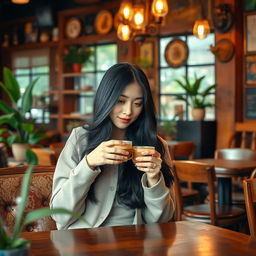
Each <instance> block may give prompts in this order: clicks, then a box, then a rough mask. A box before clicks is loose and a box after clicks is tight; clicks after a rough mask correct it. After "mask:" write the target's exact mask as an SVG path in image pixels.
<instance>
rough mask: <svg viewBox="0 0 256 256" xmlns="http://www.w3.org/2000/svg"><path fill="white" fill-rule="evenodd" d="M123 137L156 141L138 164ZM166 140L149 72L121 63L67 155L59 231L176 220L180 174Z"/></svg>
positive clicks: (58, 192) (62, 162)
mask: <svg viewBox="0 0 256 256" xmlns="http://www.w3.org/2000/svg"><path fill="white" fill-rule="evenodd" d="M123 140H130V141H132V142H133V145H144V146H154V147H155V149H156V150H155V153H154V154H153V155H152V152H147V151H146V150H145V152H144V155H143V157H141V159H136V160H139V162H137V161H136V163H134V162H133V161H132V160H128V155H127V154H128V151H126V150H124V149H122V148H121V147H120V146H121V145H124V144H125V142H123ZM170 161H171V160H170V156H169V153H168V147H167V144H166V142H165V141H163V140H162V139H160V138H159V137H157V134H156V118H155V113H154V108H153V99H152V95H151V92H150V87H149V83H148V80H147V78H146V76H145V74H144V73H143V72H142V71H141V70H140V69H139V68H138V67H136V66H134V65H131V64H128V63H119V64H116V65H114V66H112V67H111V68H110V69H109V70H108V71H107V72H106V73H105V75H104V77H103V78H102V81H101V82H100V85H99V88H98V90H97V92H96V95H95V100H94V112H93V121H92V123H91V124H90V125H89V126H84V127H79V128H75V129H73V131H72V133H71V135H70V137H69V139H68V141H67V143H66V145H65V147H64V149H63V151H62V153H61V154H60V157H59V160H58V163H57V166H56V170H55V174H54V179H53V192H52V198H51V203H50V204H51V208H60V207H62V208H66V209H68V210H73V211H75V212H77V213H78V214H79V215H81V216H83V217H84V219H85V220H86V223H85V222H84V221H83V220H82V219H79V220H77V219H76V218H74V217H73V216H69V215H53V218H54V219H55V221H56V223H57V227H58V229H68V228H85V227H99V226H115V225H131V224H141V223H154V222H166V221H169V220H170V219H171V218H172V215H173V212H174V202H173V197H172V193H170V187H171V184H172V180H173V177H172V175H171V171H170V164H171V162H170Z"/></svg>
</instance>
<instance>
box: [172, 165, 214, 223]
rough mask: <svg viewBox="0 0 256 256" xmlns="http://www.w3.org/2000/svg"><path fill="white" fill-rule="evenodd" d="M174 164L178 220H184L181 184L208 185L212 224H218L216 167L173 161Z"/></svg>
mask: <svg viewBox="0 0 256 256" xmlns="http://www.w3.org/2000/svg"><path fill="white" fill-rule="evenodd" d="M173 164H174V184H175V185H174V186H175V193H176V194H177V196H176V200H178V202H177V207H178V208H179V209H177V213H178V214H177V219H178V220H182V218H181V214H182V212H183V202H182V195H181V187H180V182H181V181H186V182H195V183H198V182H200V183H207V184H208V191H209V203H210V209H211V214H210V215H211V216H210V218H211V224H213V225H216V224H217V215H216V206H215V186H214V182H215V180H216V175H215V170H214V166H212V165H208V164H205V163H198V162H194V161H173Z"/></svg>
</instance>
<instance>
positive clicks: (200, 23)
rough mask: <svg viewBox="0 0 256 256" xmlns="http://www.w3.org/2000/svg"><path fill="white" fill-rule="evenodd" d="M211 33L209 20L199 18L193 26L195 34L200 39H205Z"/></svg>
mask: <svg viewBox="0 0 256 256" xmlns="http://www.w3.org/2000/svg"><path fill="white" fill-rule="evenodd" d="M209 33H210V25H209V22H208V20H197V21H195V24H194V27H193V34H194V36H195V37H197V38H199V39H201V40H202V39H205V38H206V37H207V36H208V34H209Z"/></svg>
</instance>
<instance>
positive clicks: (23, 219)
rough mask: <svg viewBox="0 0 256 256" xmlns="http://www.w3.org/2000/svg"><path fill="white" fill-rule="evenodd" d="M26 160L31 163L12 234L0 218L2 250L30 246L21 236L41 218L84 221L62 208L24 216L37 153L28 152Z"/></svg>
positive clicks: (42, 210) (19, 198)
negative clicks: (65, 216)
mask: <svg viewBox="0 0 256 256" xmlns="http://www.w3.org/2000/svg"><path fill="white" fill-rule="evenodd" d="M26 158H27V162H28V163H29V167H28V168H27V170H26V173H25V175H24V178H23V181H22V186H21V192H20V197H18V198H17V199H16V203H17V208H16V215H15V225H14V230H13V232H12V233H9V232H8V231H7V230H6V228H5V226H4V222H3V220H2V219H1V216H0V250H11V249H16V248H20V247H22V246H24V245H26V244H28V243H29V241H27V240H25V239H23V238H21V237H20V234H21V232H22V230H23V229H24V227H25V226H26V225H27V224H29V223H31V222H34V221H36V220H38V219H40V218H43V217H47V216H50V215H52V214H69V215H72V216H74V217H75V218H77V219H78V218H79V219H82V218H81V217H80V216H78V215H77V214H76V213H74V212H71V211H68V210H66V209H62V208H58V209H57V208H56V209H49V208H41V209H36V210H33V211H31V212H29V213H28V214H27V215H26V216H24V215H25V214H24V211H25V208H26V205H27V201H28V195H29V186H30V182H31V177H32V170H33V165H36V164H37V157H36V155H35V153H33V151H31V150H28V151H27V155H26ZM82 220H83V219H82ZM84 221H85V220H84ZM85 222H86V221H85Z"/></svg>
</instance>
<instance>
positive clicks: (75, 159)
mask: <svg viewBox="0 0 256 256" xmlns="http://www.w3.org/2000/svg"><path fill="white" fill-rule="evenodd" d="M86 145H87V131H86V129H84V128H83V127H78V128H75V129H73V131H72V133H71V135H70V137H69V139H68V141H67V143H66V145H65V147H64V149H63V151H62V152H61V154H60V157H59V159H58V162H57V166H56V170H55V173H54V177H53V191H52V197H51V201H50V207H51V208H65V209H67V210H70V211H75V212H77V213H78V214H80V215H81V216H83V217H84V219H85V220H86V222H84V221H83V220H82V219H79V220H76V219H75V218H74V217H72V216H71V215H66V214H65V215H63V214H55V215H53V216H52V217H53V219H54V220H55V221H56V224H57V228H58V229H71V228H72V229H73V228H90V227H99V226H100V225H101V224H102V223H103V221H104V220H105V219H106V218H107V216H108V215H109V213H110V210H111V208H112V205H113V202H114V198H115V194H116V188H117V179H118V167H117V166H116V165H108V166H107V168H106V170H104V172H102V173H101V170H100V169H99V168H97V169H96V170H92V169H90V168H89V166H88V164H87V162H86V160H85V159H84V158H83V159H82V160H81V161H80V158H81V155H82V153H83V151H84V149H85V147H86ZM164 145H165V148H166V160H168V161H169V162H170V161H171V160H170V155H169V151H168V147H167V144H166V142H165V141H164ZM98 176H99V177H98ZM97 177H98V179H97V180H96V181H95V179H96V178H97ZM94 181H95V187H94V188H95V190H94V191H95V196H96V198H97V200H98V202H97V203H93V202H91V201H90V200H86V198H87V193H88V191H89V189H90V186H91V184H92V183H93V182H94ZM141 182H142V187H143V190H144V200H145V204H146V207H145V208H144V209H136V210H135V217H134V221H133V224H142V223H155V222H167V221H169V220H170V219H171V218H172V216H173V213H174V205H175V204H174V200H173V194H172V193H171V192H170V189H169V188H167V187H166V186H165V183H164V178H163V176H161V178H160V180H159V182H158V183H157V184H156V185H154V186H153V187H151V188H148V187H147V186H146V174H144V175H143V176H142V179H141Z"/></svg>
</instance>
